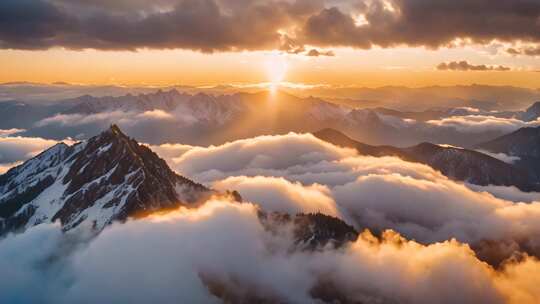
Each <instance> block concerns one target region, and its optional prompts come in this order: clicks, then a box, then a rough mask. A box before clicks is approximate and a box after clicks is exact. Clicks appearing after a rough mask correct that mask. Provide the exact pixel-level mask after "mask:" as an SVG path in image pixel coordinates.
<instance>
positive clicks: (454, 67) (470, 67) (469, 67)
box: [437, 61, 511, 72]
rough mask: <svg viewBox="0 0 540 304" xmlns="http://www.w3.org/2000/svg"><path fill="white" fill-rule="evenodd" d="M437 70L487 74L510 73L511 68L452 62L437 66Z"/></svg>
mask: <svg viewBox="0 0 540 304" xmlns="http://www.w3.org/2000/svg"><path fill="white" fill-rule="evenodd" d="M437 70H439V71H477V72H478V71H479V72H487V71H497V72H506V71H510V70H511V68H509V67H506V66H502V65H497V66H493V65H485V64H480V65H474V64H471V63H469V62H467V61H451V62H443V63H441V64H439V65H438V66H437Z"/></svg>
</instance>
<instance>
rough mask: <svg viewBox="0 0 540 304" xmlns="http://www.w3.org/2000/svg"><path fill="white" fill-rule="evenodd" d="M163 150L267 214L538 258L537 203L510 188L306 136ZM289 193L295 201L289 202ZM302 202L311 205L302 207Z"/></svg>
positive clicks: (183, 169)
mask: <svg viewBox="0 0 540 304" xmlns="http://www.w3.org/2000/svg"><path fill="white" fill-rule="evenodd" d="M168 148H169V150H168V155H169V158H168V161H169V164H170V165H171V166H172V167H173V168H175V169H176V170H177V171H178V172H179V173H181V174H183V175H186V176H189V177H191V178H193V179H195V180H198V181H201V182H205V183H207V184H209V185H214V186H215V187H217V188H220V189H225V188H227V189H230V190H238V191H239V192H240V194H244V193H245V195H246V196H247V197H248V198H249V199H250V200H252V201H255V202H260V203H261V205H262V206H264V207H265V208H270V209H271V210H272V208H274V210H279V211H288V212H290V213H296V212H298V211H299V210H300V211H304V212H313V211H314V208H316V209H317V210H318V211H321V212H325V211H326V212H330V215H335V214H338V215H339V216H340V217H341V218H343V219H344V220H346V221H347V222H349V223H350V224H353V225H354V226H356V227H357V228H358V229H363V228H370V229H375V230H379V231H380V230H384V229H388V228H391V229H394V230H397V231H399V232H400V233H402V234H403V235H404V236H406V237H409V238H413V239H416V240H418V241H420V242H425V243H431V242H437V241H444V240H448V239H451V238H456V239H458V240H459V241H462V242H467V243H471V244H480V243H481V242H483V241H485V240H491V241H497V242H498V241H501V242H507V241H510V242H515V243H516V244H518V246H521V247H523V246H525V247H527V248H528V252H529V253H531V254H539V253H540V251H539V249H540V247H537V246H536V245H534V244H535V243H536V242H537V240H540V225H538V224H536V222H537V221H538V219H539V217H540V203H538V202H534V200H535V196H533V195H532V194H530V195H527V194H524V193H523V192H521V191H519V190H517V189H515V188H510V187H494V188H491V187H477V188H475V187H471V186H468V185H466V184H463V183H459V182H455V181H453V180H450V179H448V178H447V177H445V176H443V175H442V174H441V173H439V172H437V171H435V170H433V169H432V168H430V167H428V166H425V165H421V164H417V163H410V162H405V161H403V160H401V159H398V158H394V157H382V158H375V157H367V156H358V155H357V154H356V152H355V151H353V150H350V149H347V148H340V147H337V146H334V145H331V144H328V143H326V142H324V141H321V140H319V139H317V138H315V137H314V136H312V135H309V134H295V133H290V134H288V135H283V136H262V137H257V138H252V139H246V140H239V141H235V142H231V143H227V144H225V145H222V146H216V147H208V148H203V147H193V148H191V149H189V150H186V149H187V148H186V146H180V147H179V150H178V151H179V153H178V155H177V156H176V157H171V155H174V153H172V152H171V150H170V148H171V147H170V146H169V147H168ZM157 150H158V151H159V147H157ZM224 160H227V161H224ZM475 190H476V191H475ZM491 190H493V194H491V193H490V192H489V191H491ZM294 192H297V193H300V194H302V195H297V196H291V195H288V194H289V193H294ZM498 197H501V198H498ZM274 198H276V202H275V203H274V202H273V199H274ZM306 198H309V200H311V201H312V203H311V204H306ZM511 198H514V199H515V201H512V200H508V199H511ZM522 199H523V200H525V201H526V202H520V201H521V200H522ZM531 201H533V202H532V203H531ZM334 210H336V211H334Z"/></svg>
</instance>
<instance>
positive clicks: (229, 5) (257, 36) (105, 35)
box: [0, 0, 540, 52]
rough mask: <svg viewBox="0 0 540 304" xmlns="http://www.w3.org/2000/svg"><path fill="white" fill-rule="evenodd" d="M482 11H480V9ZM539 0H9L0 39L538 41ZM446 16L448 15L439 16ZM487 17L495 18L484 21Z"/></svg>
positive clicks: (32, 44) (104, 42)
mask: <svg viewBox="0 0 540 304" xmlns="http://www.w3.org/2000/svg"><path fill="white" fill-rule="evenodd" d="M478 12H481V16H482V17H481V18H479V17H478V16H479V14H478ZM539 16H540V4H539V3H538V2H537V1H534V0H526V1H520V2H519V3H516V2H515V1H509V0H504V1H497V2H496V3H494V2H493V1H489V0H477V1H465V0H460V1H452V2H444V3H432V2H430V1H419V0H374V1H368V0H344V1H334V0H317V1H311V0H291V1H281V0H271V1H257V0H241V1H230V0H203V1H199V0H160V1H151V2H148V1H139V0H137V1H103V0H91V1H66V0H4V1H2V2H1V3H0V47H2V48H20V49H43V48H50V47H54V46H61V47H66V48H72V49H81V48H94V49H128V50H133V49H138V48H155V49H163V48H183V49H193V50H200V51H203V52H212V51H237V50H246V49H249V50H260V49H279V48H283V44H286V45H288V47H287V49H302V48H303V47H304V46H305V45H310V46H314V47H327V46H330V47H335V46H351V47H359V48H370V47H372V46H374V45H377V46H381V47H391V46H397V45H409V46H427V47H430V48H436V47H441V46H447V45H456V44H457V43H456V41H458V40H459V41H470V42H473V43H488V42H491V41H494V40H497V41H500V42H517V41H525V42H528V43H531V44H536V43H539V42H540V34H539V33H540V31H539V27H540V25H539V23H538V18H539ZM440 20H445V22H444V23H441V22H440ZM482 20H491V21H492V22H491V23H490V24H489V26H488V25H486V23H485V22H482Z"/></svg>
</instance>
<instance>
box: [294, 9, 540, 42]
mask: <svg viewBox="0 0 540 304" xmlns="http://www.w3.org/2000/svg"><path fill="white" fill-rule="evenodd" d="M365 3H366V5H365V8H364V9H363V10H362V11H360V12H359V13H358V15H363V19H364V22H363V23H362V24H358V22H356V20H355V15H353V14H349V13H346V12H345V11H342V10H339V9H337V8H335V7H334V8H327V9H325V10H323V11H321V12H320V13H318V14H316V15H313V16H311V17H310V18H309V20H308V21H307V23H306V25H305V28H304V36H305V37H306V39H308V41H309V42H310V43H315V44H318V45H343V46H354V47H359V48H369V47H371V46H372V45H379V46H383V47H390V46H394V45H400V44H405V45H409V46H427V47H432V48H436V47H440V46H445V45H449V44H450V43H451V42H453V41H454V40H455V39H456V38H468V39H470V40H472V41H473V42H479V43H486V42H489V41H492V40H494V39H498V40H501V41H515V40H524V41H534V42H539V41H540V23H539V22H538V18H539V17H540V2H539V1H537V0H519V1H512V0H500V1H489V0H472V1H470V0H459V1H455V0H454V1H450V0H443V1H428V0H389V1H382V0H381V1H371V2H367V1H366V2H365ZM358 15H357V16H358Z"/></svg>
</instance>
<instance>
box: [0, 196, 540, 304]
mask: <svg viewBox="0 0 540 304" xmlns="http://www.w3.org/2000/svg"><path fill="white" fill-rule="evenodd" d="M283 231H286V229H285V230H283ZM84 239H85V236H84V234H82V235H79V234H74V233H70V234H62V233H61V232H60V229H59V227H57V226H54V225H42V226H38V227H35V228H32V229H31V230H29V231H27V232H26V233H24V234H19V235H11V236H8V237H7V238H6V239H3V240H0V245H1V246H0V257H1V259H0V265H1V266H2V269H3V273H4V274H6V275H3V276H2V277H1V278H0V282H1V283H2V284H0V300H2V302H9V303H13V302H18V303H25V302H36V301H39V302H41V303H72V302H79V301H84V302H89V303H95V302H107V303H111V302H114V303H124V302H130V303H148V302H150V301H155V302H159V303H172V302H190V303H194V302H196V303H219V302H221V301H220V300H219V299H218V297H217V296H218V295H219V296H221V297H222V298H224V299H229V300H230V301H234V302H245V301H247V302H250V301H251V302H253V301H257V300H261V299H265V300H269V301H275V302H286V303H310V302H314V301H316V300H317V299H318V300H321V299H325V300H327V301H328V300H329V299H328V297H330V298H332V297H334V299H338V298H340V299H342V300H346V301H350V302H367V303H393V302H405V303H420V304H421V303H434V302H437V303H476V302H481V303H526V304H527V303H534V302H535V301H536V296H538V290H537V288H536V285H535V284H536V283H537V282H538V279H539V278H538V276H537V273H538V271H539V270H540V263H539V262H538V261H537V260H536V259H534V258H528V257H525V258H524V259H523V260H522V261H521V262H513V263H509V264H507V265H506V266H505V267H504V268H503V269H501V270H500V271H495V270H494V269H493V268H491V267H489V266H488V265H487V264H485V263H482V262H480V261H478V259H477V258H476V257H475V255H474V252H472V250H471V249H470V248H469V247H468V246H467V245H464V244H461V243H459V242H456V241H453V240H452V241H446V242H441V243H436V244H432V245H421V244H418V243H416V242H413V241H408V240H406V239H404V238H402V237H401V236H399V235H398V234H397V233H395V232H392V231H387V232H385V233H384V234H383V235H382V237H381V239H377V238H375V237H374V236H373V235H371V234H370V233H369V232H366V233H364V234H362V235H360V237H359V238H358V239H357V240H356V241H354V242H352V243H351V244H350V245H349V246H346V247H345V248H344V249H342V250H339V251H336V250H322V251H315V252H310V251H293V252H291V251H290V245H291V244H292V240H291V239H290V235H289V234H287V233H280V232H278V233H277V234H273V233H270V232H269V231H267V230H265V228H264V227H263V226H262V225H261V223H260V221H259V220H258V216H257V209H256V207H255V206H254V205H252V204H249V203H244V204H238V203H233V202H226V201H211V202H208V203H207V204H206V205H204V206H202V207H200V208H199V209H195V210H186V209H181V210H179V211H177V212H174V213H171V214H167V215H162V216H155V217H152V218H149V219H145V220H139V221H131V222H128V223H126V224H123V225H122V224H115V225H113V226H112V227H109V228H108V229H106V230H105V231H104V232H103V233H102V234H100V235H99V236H98V237H97V238H95V239H93V240H91V241H90V242H89V243H88V244H86V243H84V242H82V241H83V240H84ZM30 249H32V250H30ZM28 286H33V288H32V289H31V290H29V289H28ZM328 288H330V289H328ZM325 290H326V291H325ZM328 290H331V291H332V292H330V293H328ZM455 290H459V292H455Z"/></svg>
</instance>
